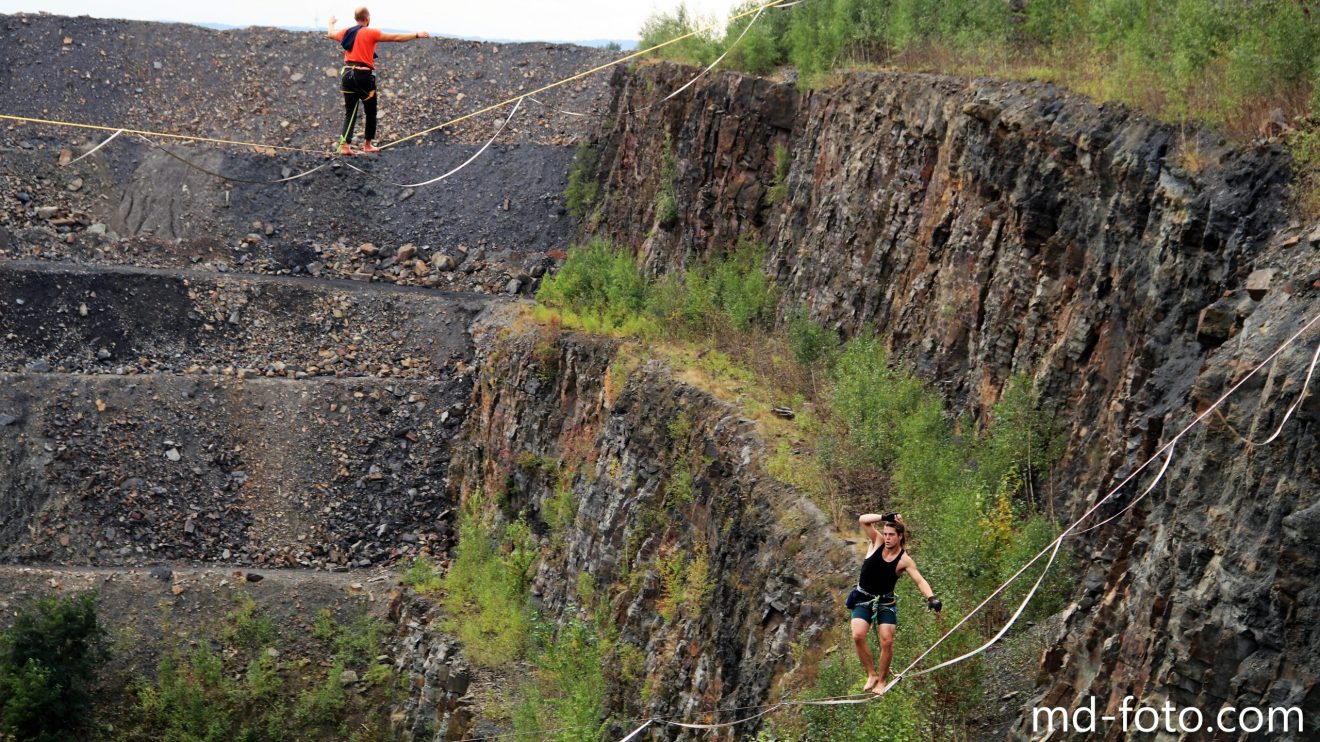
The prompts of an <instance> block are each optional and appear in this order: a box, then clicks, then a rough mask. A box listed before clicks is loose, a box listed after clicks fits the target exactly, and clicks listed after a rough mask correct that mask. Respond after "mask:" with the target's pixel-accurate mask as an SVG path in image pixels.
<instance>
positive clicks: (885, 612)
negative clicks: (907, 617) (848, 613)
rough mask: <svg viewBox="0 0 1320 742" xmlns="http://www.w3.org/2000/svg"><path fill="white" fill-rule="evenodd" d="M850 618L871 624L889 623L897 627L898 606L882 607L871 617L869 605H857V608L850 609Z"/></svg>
mask: <svg viewBox="0 0 1320 742" xmlns="http://www.w3.org/2000/svg"><path fill="white" fill-rule="evenodd" d="M852 617H853V618H860V619H862V620H863V621H865V622H867V623H871V624H876V623H890V624H893V625H895V626H897V625H898V605H897V604H894V605H882V606H880V609H879V610H877V611H876V612H875V614H874V615H873V614H872V613H871V604H870V603H858V604H857V607H855V608H853V609H852Z"/></svg>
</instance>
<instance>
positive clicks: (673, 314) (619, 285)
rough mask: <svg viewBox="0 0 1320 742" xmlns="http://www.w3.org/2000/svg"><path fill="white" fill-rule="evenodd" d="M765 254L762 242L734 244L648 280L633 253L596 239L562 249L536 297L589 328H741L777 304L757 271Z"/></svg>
mask: <svg viewBox="0 0 1320 742" xmlns="http://www.w3.org/2000/svg"><path fill="white" fill-rule="evenodd" d="M764 254H765V251H764V248H762V247H761V246H759V245H755V244H752V243H750V242H740V243H739V244H738V246H737V247H736V248H735V249H734V250H733V251H732V252H731V253H730V254H728V255H727V256H723V257H717V258H714V259H712V260H710V261H708V262H704V263H699V264H697V265H695V266H692V267H690V268H689V269H688V270H686V271H681V272H675V273H670V274H667V275H665V276H662V277H661V278H659V279H656V280H650V279H647V278H646V277H645V276H644V275H643V274H642V271H641V267H640V266H639V265H638V264H637V261H636V259H635V258H633V256H632V255H630V254H629V253H627V252H625V251H622V250H617V249H616V248H614V247H613V246H612V245H610V243H609V242H607V241H605V240H603V239H595V240H592V241H591V243H590V244H589V245H587V246H586V247H573V248H569V251H568V257H567V259H566V260H565V261H564V264H563V265H562V266H560V268H559V271H558V272H557V273H555V274H554V275H553V276H551V277H549V278H547V279H546V280H545V281H543V282H542V283H541V289H540V291H539V292H538V293H537V300H538V301H539V302H541V303H542V304H543V305H545V306H547V307H550V308H553V309H556V310H560V311H564V312H567V313H568V314H570V315H572V316H574V317H577V318H583V317H587V318H591V319H593V320H594V321H595V322H594V327H592V328H588V329H595V328H603V329H604V330H605V331H610V330H615V329H621V328H631V329H635V330H637V331H638V332H651V331H654V330H655V329H656V328H659V327H665V328H668V329H670V330H671V331H674V332H682V333H694V332H695V333H713V332H719V331H722V330H724V329H728V328H733V329H736V330H747V329H749V328H750V327H752V325H753V324H756V323H762V324H765V323H767V321H768V319H769V318H770V316H771V313H772V312H773V310H774V306H775V304H776V302H777V295H776V292H775V290H774V288H773V287H772V286H771V284H770V281H769V279H767V278H766V276H765V274H764V273H763V272H762V271H761V263H762V261H763V259H764V258H763V256H764Z"/></svg>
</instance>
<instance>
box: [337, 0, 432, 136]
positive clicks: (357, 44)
mask: <svg viewBox="0 0 1320 742" xmlns="http://www.w3.org/2000/svg"><path fill="white" fill-rule="evenodd" d="M353 18H354V20H356V21H357V22H358V25H356V26H353V27H352V28H346V29H344V30H342V31H336V30H335V23H336V22H337V20H338V19H336V18H335V17H334V16H331V17H330V30H329V32H328V33H327V34H326V36H327V37H328V38H331V39H334V40H335V41H338V42H339V43H340V45H342V46H343V47H344V69H342V70H341V71H340V73H339V83H340V84H339V87H340V89H341V90H342V91H343V93H344V133H343V134H341V135H340V137H339V154H341V155H352V154H354V153H353V148H352V147H350V146H349V143H350V142H352V141H353V128H354V124H355V123H356V122H357V112H358V108H359V107H361V109H362V110H363V112H364V113H366V117H367V122H366V132H365V134H366V139H365V141H364V143H363V145H362V151H363V152H368V153H369V152H379V151H380V150H379V149H378V148H376V147H374V146H372V144H371V141H372V140H373V139H375V138H376V43H377V42H380V41H412V40H413V39H428V38H430V37H431V35H430V34H428V33H427V32H425V31H418V32H416V33H381V32H380V30H379V29H375V28H368V26H370V25H371V11H369V10H367V9H366V8H365V7H362V8H358V9H357V10H356V11H355V12H354V13H353Z"/></svg>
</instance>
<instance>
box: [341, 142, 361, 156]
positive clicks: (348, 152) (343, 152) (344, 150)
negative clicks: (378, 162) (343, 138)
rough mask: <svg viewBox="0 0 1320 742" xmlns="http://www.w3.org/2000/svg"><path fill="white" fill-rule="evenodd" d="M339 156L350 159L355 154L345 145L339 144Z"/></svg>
mask: <svg viewBox="0 0 1320 742" xmlns="http://www.w3.org/2000/svg"><path fill="white" fill-rule="evenodd" d="M339 154H341V155H343V156H344V157H352V156H353V155H355V154H357V153H356V152H354V151H353V148H352V147H350V146H348V145H347V144H341V145H339Z"/></svg>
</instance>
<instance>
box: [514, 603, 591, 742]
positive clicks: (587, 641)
mask: <svg viewBox="0 0 1320 742" xmlns="http://www.w3.org/2000/svg"><path fill="white" fill-rule="evenodd" d="M533 644H534V647H535V649H534V651H533V654H532V659H531V664H532V667H533V668H534V670H533V674H534V677H533V679H532V680H531V681H529V682H524V683H523V684H522V685H521V686H520V688H519V693H518V696H519V701H518V705H517V706H516V708H515V710H514V714H513V723H514V732H515V736H516V737H517V738H518V739H545V740H556V741H557V742H579V741H580V740H596V739H601V738H602V737H603V735H604V733H605V724H606V719H605V718H604V716H605V663H604V662H603V659H604V656H603V653H602V651H601V646H600V641H599V640H598V639H597V637H596V633H595V631H594V630H593V629H592V628H591V626H589V625H588V624H585V623H582V622H580V621H574V620H570V621H568V622H566V623H565V624H564V625H562V626H559V627H549V626H545V625H538V626H537V628H536V630H535V632H534V637H533Z"/></svg>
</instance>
